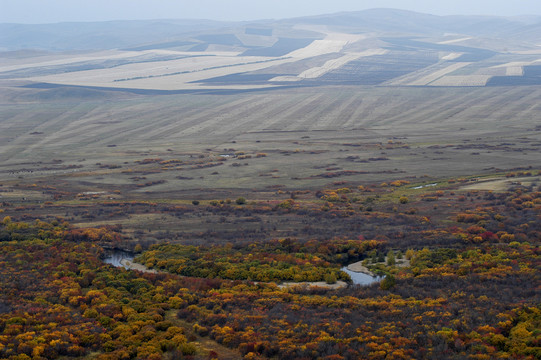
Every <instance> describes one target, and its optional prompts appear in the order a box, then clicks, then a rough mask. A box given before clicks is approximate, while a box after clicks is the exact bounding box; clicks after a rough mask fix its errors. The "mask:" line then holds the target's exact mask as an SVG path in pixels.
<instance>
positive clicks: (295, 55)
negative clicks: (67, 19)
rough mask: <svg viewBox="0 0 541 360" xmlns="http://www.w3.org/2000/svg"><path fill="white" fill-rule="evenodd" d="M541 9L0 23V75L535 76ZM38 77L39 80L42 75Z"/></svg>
mask: <svg viewBox="0 0 541 360" xmlns="http://www.w3.org/2000/svg"><path fill="white" fill-rule="evenodd" d="M540 27H541V18H539V17H534V16H532V17H516V18H501V17H474V16H446V17H441V16H434V15H427V14H419V13H413V12H408V11H402V10H389V9H373V10H367V11H361V12H349V13H338V14H331V15H321V16H314V17H305V18H295V19H286V20H278V21H259V22H257V21H256V22H250V23H223V22H212V21H195V20H190V21H187V20H175V21H173V20H170V21H164V20H159V21H123V22H106V23H77V24H75V23H64V24H50V25H16V24H1V25H0V34H3V35H1V36H0V48H3V49H6V50H10V51H5V52H3V53H0V79H10V80H24V81H29V82H32V83H46V84H61V85H70V86H88V87H100V88H116V89H143V90H161V91H179V90H183V91H186V90H190V91H198V90H218V89H222V90H223V89H226V90H243V91H245V90H256V89H264V88H283V87H302V86H310V87H312V86H321V85H379V86H458V87H461V86H504V85H505V86H508V85H538V84H541V77H540V76H539V68H540V66H541V47H540V46H539V44H541V35H540V34H541V31H538V30H539V28H540ZM41 86H42V85H41Z"/></svg>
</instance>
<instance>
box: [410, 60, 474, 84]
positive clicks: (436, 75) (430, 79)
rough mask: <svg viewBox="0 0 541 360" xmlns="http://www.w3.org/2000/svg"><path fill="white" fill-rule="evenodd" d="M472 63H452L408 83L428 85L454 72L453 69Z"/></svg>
mask: <svg viewBox="0 0 541 360" xmlns="http://www.w3.org/2000/svg"><path fill="white" fill-rule="evenodd" d="M470 64H471V63H470V62H460V63H454V64H451V65H449V66H446V67H445V68H443V69H441V70H438V71H435V72H433V73H431V74H428V75H426V76H423V77H421V78H419V79H417V80H414V81H412V82H410V83H409V84H407V85H411V86H424V85H428V84H430V83H431V82H433V81H436V80H438V79H439V78H441V77H443V76H445V75H447V74H450V73H452V72H453V71H456V70H458V69H461V68H463V67H465V66H468V65H470Z"/></svg>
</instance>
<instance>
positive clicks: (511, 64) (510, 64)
mask: <svg viewBox="0 0 541 360" xmlns="http://www.w3.org/2000/svg"><path fill="white" fill-rule="evenodd" d="M538 62H541V59H537V60H533V61H512V62H508V63H505V64H500V65H495V66H493V68H500V67H505V68H510V67H518V66H520V67H522V66H529V65H533V64H536V63H538Z"/></svg>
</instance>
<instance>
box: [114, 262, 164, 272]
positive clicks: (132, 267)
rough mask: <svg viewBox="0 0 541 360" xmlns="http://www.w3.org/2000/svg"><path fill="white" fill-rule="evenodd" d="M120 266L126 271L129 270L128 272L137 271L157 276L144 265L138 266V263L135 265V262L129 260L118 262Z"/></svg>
mask: <svg viewBox="0 0 541 360" xmlns="http://www.w3.org/2000/svg"><path fill="white" fill-rule="evenodd" d="M120 264H121V265H122V266H124V267H125V268H126V269H129V270H137V271H141V272H144V273H150V274H157V273H158V271H157V270H154V269H149V268H147V267H146V266H145V265H143V264H139V263H136V262H132V261H130V260H129V259H122V260H120Z"/></svg>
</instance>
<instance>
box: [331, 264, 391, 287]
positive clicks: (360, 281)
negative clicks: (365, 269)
mask: <svg viewBox="0 0 541 360" xmlns="http://www.w3.org/2000/svg"><path fill="white" fill-rule="evenodd" d="M341 270H342V271H343V272H345V273H347V274H348V275H349V276H350V277H351V281H353V284H356V285H371V284H373V283H378V282H380V281H381V280H383V278H384V277H385V276H370V275H368V274H365V273H361V272H355V271H351V270H348V268H347V266H344V267H343V268H342V269H341Z"/></svg>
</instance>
